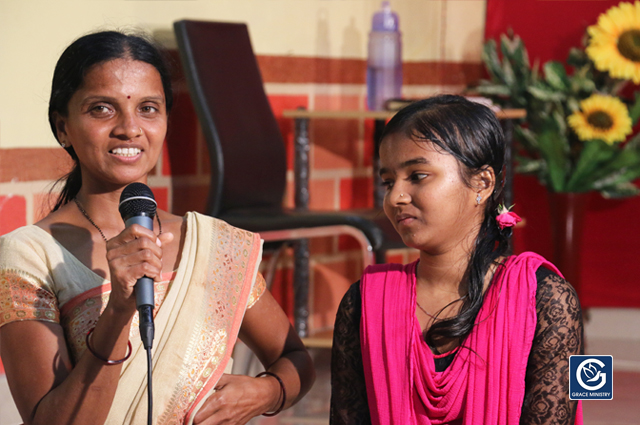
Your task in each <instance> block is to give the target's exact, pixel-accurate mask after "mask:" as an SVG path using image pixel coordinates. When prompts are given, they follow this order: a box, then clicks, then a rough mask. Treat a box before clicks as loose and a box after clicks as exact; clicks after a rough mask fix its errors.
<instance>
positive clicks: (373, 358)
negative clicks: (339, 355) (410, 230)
mask: <svg viewBox="0 0 640 425" xmlns="http://www.w3.org/2000/svg"><path fill="white" fill-rule="evenodd" d="M416 265H417V262H414V263H411V264H407V265H401V264H382V265H375V266H371V267H368V268H367V270H366V271H365V273H364V275H363V276H362V280H361V293H362V320H361V325H360V333H361V345H362V358H363V365H364V372H365V381H366V385H367V397H368V400H369V409H370V412H371V420H372V423H373V424H385V425H386V424H421V425H422V424H466V425H480V424H500V425H503V424H518V423H519V420H520V414H521V411H522V403H523V401H524V392H525V382H524V378H525V372H526V368H527V360H528V357H529V352H530V351H531V345H532V342H533V337H534V335H535V329H536V320H537V317H536V288H537V282H536V276H535V272H536V270H537V269H538V267H540V266H541V265H544V266H545V267H547V268H548V269H550V270H552V271H554V272H556V273H558V274H560V273H559V271H558V270H557V269H556V268H555V266H553V265H552V264H551V263H549V262H547V261H546V260H545V259H544V258H542V257H541V256H539V255H537V254H534V253H530V252H527V253H523V254H521V255H518V256H512V257H510V258H508V259H507V261H506V265H505V267H500V268H499V269H498V270H497V271H496V275H495V277H494V279H493V283H492V285H491V286H490V288H489V289H488V290H487V293H486V294H485V301H484V304H483V306H482V308H481V309H480V312H479V314H478V317H477V319H476V327H475V328H474V330H473V331H472V332H471V334H470V335H469V337H468V338H467V339H466V341H465V342H464V344H463V347H460V348H459V349H458V352H457V354H456V356H455V358H454V360H453V363H452V364H451V365H450V366H449V367H448V368H447V369H446V370H445V371H443V372H436V371H435V363H434V355H433V353H432V352H431V349H430V348H429V347H428V346H427V344H426V342H425V341H424V340H423V339H422V331H421V329H420V325H419V323H418V320H417V318H416V316H415V308H416V299H415V298H416V291H415V285H416V278H415V276H416ZM465 347H466V348H465ZM575 423H576V424H577V425H581V424H582V406H581V404H580V402H579V404H578V412H577V416H576V421H575Z"/></svg>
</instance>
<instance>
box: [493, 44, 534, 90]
mask: <svg viewBox="0 0 640 425" xmlns="http://www.w3.org/2000/svg"><path fill="white" fill-rule="evenodd" d="M500 49H501V51H502V57H503V60H504V58H506V59H508V61H509V64H510V66H511V69H512V70H513V73H514V75H515V83H516V84H517V85H518V89H519V90H524V89H525V87H526V85H527V83H528V81H529V76H530V74H531V69H530V68H529V56H528V54H527V51H526V49H525V48H524V43H523V42H522V39H521V38H520V37H518V36H514V37H513V39H510V38H509V37H507V36H506V35H504V34H502V36H500ZM503 70H504V66H503Z"/></svg>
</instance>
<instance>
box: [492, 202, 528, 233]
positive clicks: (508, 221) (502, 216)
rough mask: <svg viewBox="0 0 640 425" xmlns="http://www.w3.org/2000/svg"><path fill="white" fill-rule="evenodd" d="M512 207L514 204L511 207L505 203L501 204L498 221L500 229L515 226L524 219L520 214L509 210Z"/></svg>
mask: <svg viewBox="0 0 640 425" xmlns="http://www.w3.org/2000/svg"><path fill="white" fill-rule="evenodd" d="M511 208H513V205H512V206H511V207H509V208H507V207H505V206H504V205H500V206H499V207H498V215H497V217H496V222H498V226H499V227H500V230H502V229H504V228H505V227H513V226H515V225H516V224H517V223H519V222H521V221H522V219H521V218H520V216H519V215H518V214H516V213H514V212H511V211H509V210H510V209H511Z"/></svg>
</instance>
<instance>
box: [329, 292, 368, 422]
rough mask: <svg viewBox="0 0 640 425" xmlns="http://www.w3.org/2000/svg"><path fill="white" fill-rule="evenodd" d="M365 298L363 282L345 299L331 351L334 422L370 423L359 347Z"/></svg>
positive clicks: (337, 321)
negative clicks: (362, 289) (362, 297)
mask: <svg viewBox="0 0 640 425" xmlns="http://www.w3.org/2000/svg"><path fill="white" fill-rule="evenodd" d="M361 309H362V301H361V298H360V282H356V283H354V284H353V285H351V287H350V288H349V290H348V291H347V293H346V294H345V296H344V297H343V298H342V302H341V303H340V307H339V308H338V313H337V315H336V324H335V327H334V330H333V348H332V351H331V416H330V418H331V419H330V423H331V424H333V425H347V424H348V425H360V424H363V425H364V424H371V417H370V415H369V404H368V402H367V387H366V384H365V381H364V369H363V367H362V350H361V349H360V316H361Z"/></svg>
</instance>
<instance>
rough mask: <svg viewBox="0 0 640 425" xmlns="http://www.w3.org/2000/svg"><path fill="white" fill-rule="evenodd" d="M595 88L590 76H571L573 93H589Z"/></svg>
mask: <svg viewBox="0 0 640 425" xmlns="http://www.w3.org/2000/svg"><path fill="white" fill-rule="evenodd" d="M595 90H596V83H594V82H593V80H591V79H590V78H587V77H583V76H580V75H574V76H573V77H572V78H571V91H572V92H574V93H585V94H591V93H593V92H594V91H595Z"/></svg>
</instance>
